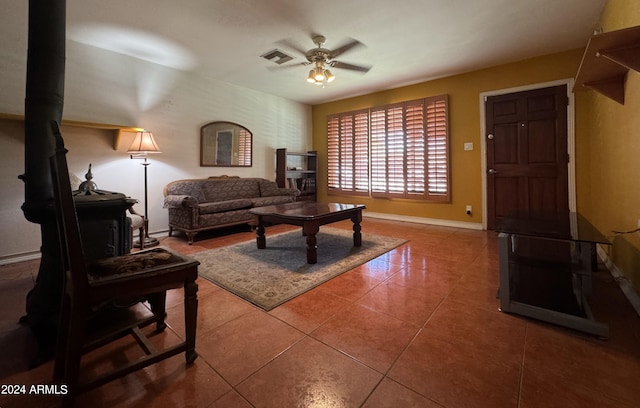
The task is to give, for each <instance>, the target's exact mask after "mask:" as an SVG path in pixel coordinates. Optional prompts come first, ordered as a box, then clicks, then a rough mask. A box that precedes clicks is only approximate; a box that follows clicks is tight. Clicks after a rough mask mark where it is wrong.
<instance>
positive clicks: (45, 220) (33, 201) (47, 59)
mask: <svg viewBox="0 0 640 408" xmlns="http://www.w3.org/2000/svg"><path fill="white" fill-rule="evenodd" d="M65 27H66V0H47V1H42V0H29V28H28V36H29V38H28V51H27V81H26V98H25V115H24V116H25V122H24V123H25V173H24V174H23V175H21V176H19V177H20V179H22V180H23V181H24V183H25V202H24V204H23V205H22V211H23V213H24V216H25V218H26V219H27V220H29V221H30V222H33V223H36V224H40V231H41V239H42V246H41V249H40V250H41V253H42V258H41V261H40V268H39V271H38V278H37V280H36V284H35V286H34V288H33V289H32V290H31V292H29V294H28V295H27V307H26V309H27V314H26V316H24V317H23V318H22V319H21V321H22V322H24V323H27V324H28V325H29V327H31V329H32V330H33V332H34V334H35V335H36V338H37V339H38V343H39V345H40V347H41V348H42V350H41V353H46V351H44V350H45V349H46V348H50V347H52V345H55V328H56V325H57V316H58V308H59V304H60V296H61V284H62V268H61V262H60V259H61V256H60V248H59V241H58V231H57V226H56V221H55V213H54V210H53V184H52V180H51V172H50V168H49V157H50V156H51V155H53V153H54V149H55V144H54V140H53V135H52V133H51V130H50V121H52V120H53V121H56V122H57V123H60V122H61V121H62V109H63V104H64V78H65Z"/></svg>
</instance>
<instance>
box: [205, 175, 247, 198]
mask: <svg viewBox="0 0 640 408" xmlns="http://www.w3.org/2000/svg"><path fill="white" fill-rule="evenodd" d="M202 192H203V194H204V197H205V200H204V201H207V202H213V201H227V200H235V199H239V198H252V197H260V187H259V186H258V182H257V181H256V180H255V179H243V178H229V179H219V180H206V181H204V182H202Z"/></svg>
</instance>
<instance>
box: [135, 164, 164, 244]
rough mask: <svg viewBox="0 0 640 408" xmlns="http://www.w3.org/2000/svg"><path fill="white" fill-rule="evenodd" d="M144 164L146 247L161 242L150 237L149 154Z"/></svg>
mask: <svg viewBox="0 0 640 408" xmlns="http://www.w3.org/2000/svg"><path fill="white" fill-rule="evenodd" d="M141 164H142V165H143V166H144V238H143V239H144V247H145V248H146V247H152V246H156V245H158V244H159V242H158V239H157V238H152V237H149V216H148V214H149V204H148V202H149V187H148V182H147V168H148V167H149V164H151V163H149V161H148V160H147V155H146V154H145V156H144V161H143V162H142V163H141ZM141 244H142V242H138V244H137V246H138V247H140V246H141Z"/></svg>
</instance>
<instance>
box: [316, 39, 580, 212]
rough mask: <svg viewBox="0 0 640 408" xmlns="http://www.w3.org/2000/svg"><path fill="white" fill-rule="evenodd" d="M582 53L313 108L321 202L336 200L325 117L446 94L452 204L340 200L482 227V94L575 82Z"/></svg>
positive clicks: (543, 58) (374, 209) (385, 210)
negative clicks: (469, 145)
mask: <svg viewBox="0 0 640 408" xmlns="http://www.w3.org/2000/svg"><path fill="white" fill-rule="evenodd" d="M585 45H586V42H585ZM582 53H583V51H582V50H574V51H570V52H564V53H560V54H554V55H549V56H544V57H539V58H534V59H530V60H525V61H521V62H516V63H512V64H506V65H501V66H497V67H493V68H489V69H484V70H479V71H474V72H470V73H466V74H462V75H456V76H452V77H448V78H443V79H438V80H434V81H428V82H423V83H420V84H416V85H411V86H406V87H402V88H397V89H392V90H388V91H382V92H376V93H372V94H369V95H364V96H360V97H355V98H350V99H345V100H341V101H336V102H330V103H326V104H322V105H317V106H314V107H313V147H314V149H316V150H317V151H318V157H319V163H320V170H319V177H318V190H319V192H318V193H319V194H318V199H319V200H324V201H328V200H334V201H336V200H338V198H336V197H335V196H328V195H327V189H326V184H327V183H326V180H327V173H326V167H323V166H324V165H325V164H326V155H327V146H326V137H327V135H326V117H327V115H329V114H332V113H336V112H345V111H350V110H354V109H360V108H367V107H372V106H379V105H384V104H388V103H393V102H399V101H404V100H411V99H417V98H423V97H427V96H433V95H440V94H448V95H449V120H450V133H451V163H452V174H451V178H452V181H451V187H452V201H451V203H446V204H444V203H424V202H417V201H408V200H388V199H368V198H363V197H340V198H339V200H340V201H343V202H358V203H364V204H366V206H367V210H369V211H373V212H380V213H391V214H399V215H409V216H416V217H424V218H432V219H441V220H448V221H454V222H455V221H463V222H464V221H468V222H473V223H478V224H479V223H482V185H481V180H482V179H481V174H480V172H481V151H480V143H481V139H480V138H481V135H480V102H479V101H480V99H479V98H480V94H481V93H483V92H488V91H493V90H499V89H508V88H513V87H519V86H524V85H529V84H534V83H543V82H549V81H555V80H559V79H565V78H573V77H574V76H575V74H576V72H577V70H578V67H579V65H580V61H581V59H582ZM465 142H473V144H474V150H473V151H465V150H464V149H463V147H464V143H465ZM466 205H472V206H473V215H472V216H471V217H469V216H467V215H466V214H465V206H466Z"/></svg>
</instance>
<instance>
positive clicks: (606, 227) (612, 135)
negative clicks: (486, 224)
mask: <svg viewBox="0 0 640 408" xmlns="http://www.w3.org/2000/svg"><path fill="white" fill-rule="evenodd" d="M601 24H602V28H603V30H604V32H605V33H606V32H610V31H615V30H619V29H623V28H628V27H634V26H638V25H640V2H639V1H637V0H609V2H608V3H607V5H606V7H605V10H604V12H603V15H602V21H601ZM586 110H587V111H588V112H589V114H588V115H587V118H586V120H587V128H588V142H589V144H590V146H589V147H588V151H589V165H588V166H581V167H580V173H579V175H580V177H581V178H583V179H584V180H588V181H589V186H588V189H589V206H588V207H585V208H584V212H585V214H586V215H587V217H588V218H589V219H590V220H591V221H592V222H593V223H594V224H595V225H596V227H597V228H598V229H599V230H600V231H602V232H603V233H605V234H611V231H614V230H618V231H628V230H632V229H634V228H636V227H637V225H638V220H640V73H638V72H636V71H633V70H632V71H630V72H629V74H628V76H627V83H626V86H625V104H624V105H620V104H618V103H616V102H614V101H612V100H610V99H608V98H605V97H604V96H601V95H599V94H597V93H595V92H589V96H588V106H586ZM613 242H614V245H613V248H612V250H611V258H612V259H613V262H614V263H615V264H616V266H618V268H619V269H621V270H622V272H623V273H624V274H625V275H626V276H627V277H628V278H630V279H631V280H632V282H633V284H634V286H635V287H636V288H637V289H638V290H640V233H636V234H627V235H624V236H619V237H616V238H614V240H613Z"/></svg>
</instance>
